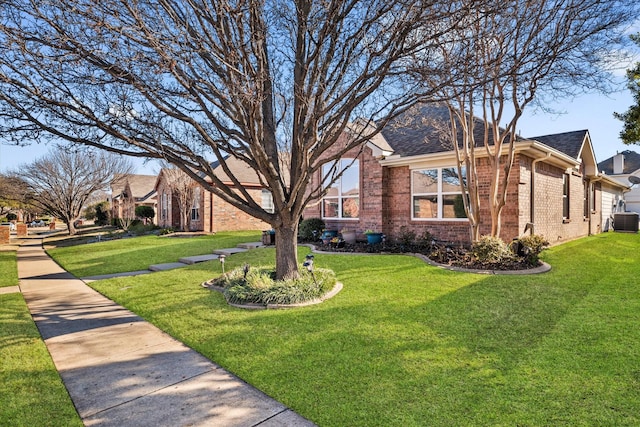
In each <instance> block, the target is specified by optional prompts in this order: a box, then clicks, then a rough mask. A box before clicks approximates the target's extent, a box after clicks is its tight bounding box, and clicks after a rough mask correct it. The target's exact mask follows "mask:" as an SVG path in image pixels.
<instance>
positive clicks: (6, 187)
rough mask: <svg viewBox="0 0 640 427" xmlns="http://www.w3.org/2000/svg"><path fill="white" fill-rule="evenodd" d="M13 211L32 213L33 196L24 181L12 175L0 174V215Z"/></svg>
mask: <svg viewBox="0 0 640 427" xmlns="http://www.w3.org/2000/svg"><path fill="white" fill-rule="evenodd" d="M13 209H20V210H22V211H24V212H27V213H31V212H33V210H34V206H33V194H32V193H31V191H30V190H29V185H28V184H27V182H26V181H25V180H24V179H22V178H20V177H19V176H16V175H13V174H0V215H6V214H7V213H8V212H9V211H11V210H13Z"/></svg>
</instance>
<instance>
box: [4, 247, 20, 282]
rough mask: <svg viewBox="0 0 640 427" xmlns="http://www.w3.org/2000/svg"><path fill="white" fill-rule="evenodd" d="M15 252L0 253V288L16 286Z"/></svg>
mask: <svg viewBox="0 0 640 427" xmlns="http://www.w3.org/2000/svg"><path fill="white" fill-rule="evenodd" d="M16 265H17V264H16V251H0V288H1V287H4V286H18V269H17V267H16Z"/></svg>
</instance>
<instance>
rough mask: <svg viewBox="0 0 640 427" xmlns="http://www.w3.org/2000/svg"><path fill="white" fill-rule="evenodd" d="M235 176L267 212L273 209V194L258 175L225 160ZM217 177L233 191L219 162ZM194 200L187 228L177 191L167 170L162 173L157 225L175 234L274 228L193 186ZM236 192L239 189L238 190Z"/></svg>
mask: <svg viewBox="0 0 640 427" xmlns="http://www.w3.org/2000/svg"><path fill="white" fill-rule="evenodd" d="M226 162H227V165H228V166H229V168H230V170H231V172H232V174H233V175H234V176H235V177H236V178H237V179H238V180H239V181H240V184H241V185H242V187H243V188H244V189H245V190H246V191H247V192H248V193H249V194H250V195H251V197H252V198H253V199H254V200H255V201H256V202H257V203H258V204H259V205H261V206H262V207H263V208H264V209H266V210H269V209H271V210H272V209H273V198H272V196H271V192H269V191H268V190H267V189H265V188H264V187H263V186H262V185H261V184H260V181H259V179H258V176H257V175H256V173H255V172H254V171H253V169H251V168H250V167H249V166H248V165H246V164H245V163H243V162H241V161H239V160H237V159H235V158H233V157H230V158H228V159H227V160H226ZM211 166H212V168H213V171H214V174H216V176H217V177H218V178H220V179H221V180H222V182H224V183H225V184H227V185H229V186H230V187H231V188H235V187H234V185H233V183H232V182H231V180H230V179H229V178H228V177H227V175H226V174H225V173H224V171H223V170H222V167H221V166H220V164H219V163H218V162H214V163H212V165H211ZM192 185H193V189H192V193H193V196H192V198H191V201H190V205H191V207H190V209H189V215H188V221H187V222H188V224H187V225H186V226H184V225H183V224H181V220H180V210H179V203H178V198H179V195H178V194H177V193H176V190H175V188H173V186H172V185H171V179H170V177H169V174H167V173H166V170H162V171H160V174H159V175H158V177H157V179H156V182H155V190H156V192H157V194H158V203H159V206H158V211H159V212H158V225H159V226H160V227H171V228H174V229H176V230H178V229H183V228H184V229H187V230H189V231H203V232H207V233H210V232H218V231H232V230H264V229H267V228H270V227H271V226H270V225H268V224H267V223H265V222H263V221H261V220H259V219H256V218H254V217H252V216H250V215H248V214H246V213H245V212H243V211H241V210H240V209H238V208H236V207H235V206H232V205H231V204H229V203H227V202H225V201H224V200H222V199H221V198H220V197H218V196H216V195H215V194H212V193H210V192H209V191H207V190H205V189H204V188H203V187H202V186H201V185H199V184H197V183H196V182H195V181H194V182H193V184H192ZM236 191H237V189H236Z"/></svg>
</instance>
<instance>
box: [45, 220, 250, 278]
mask: <svg viewBox="0 0 640 427" xmlns="http://www.w3.org/2000/svg"><path fill="white" fill-rule="evenodd" d="M260 238H261V235H260V232H258V231H240V232H233V233H229V232H221V233H217V234H215V235H211V236H196V237H172V236H170V235H169V236H143V237H131V238H125V239H115V240H109V241H105V242H96V243H87V244H81V245H76V246H61V247H57V248H53V249H49V250H47V252H48V253H49V255H51V256H52V257H53V258H55V260H56V261H57V262H58V263H59V264H60V265H61V266H62V267H63V268H65V269H66V270H68V271H70V272H72V273H73V274H74V275H75V276H76V277H88V276H97V275H101V274H111V273H121V272H126V271H137V270H146V269H147V268H149V266H150V265H152V264H161V263H167V262H177V261H178V259H180V258H182V257H186V256H193V255H204V254H210V253H211V252H212V251H213V250H214V249H224V248H233V247H235V246H236V245H238V243H243V242H258V241H260Z"/></svg>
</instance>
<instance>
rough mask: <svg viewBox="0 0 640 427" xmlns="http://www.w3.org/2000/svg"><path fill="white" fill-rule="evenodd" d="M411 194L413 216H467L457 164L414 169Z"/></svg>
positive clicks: (431, 217) (416, 217)
mask: <svg viewBox="0 0 640 427" xmlns="http://www.w3.org/2000/svg"><path fill="white" fill-rule="evenodd" d="M465 173H466V172H465V168H462V176H463V177H464V176H465ZM411 198H412V217H413V219H447V220H448V219H465V218H467V215H466V213H465V211H464V202H463V199H462V192H461V190H460V178H459V177H458V170H457V168H455V167H449V168H433V169H419V170H412V171H411Z"/></svg>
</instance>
